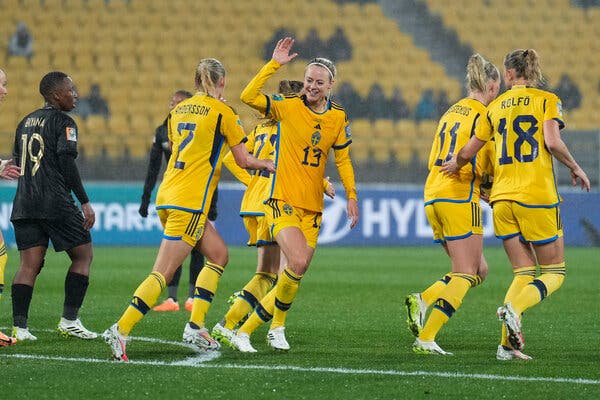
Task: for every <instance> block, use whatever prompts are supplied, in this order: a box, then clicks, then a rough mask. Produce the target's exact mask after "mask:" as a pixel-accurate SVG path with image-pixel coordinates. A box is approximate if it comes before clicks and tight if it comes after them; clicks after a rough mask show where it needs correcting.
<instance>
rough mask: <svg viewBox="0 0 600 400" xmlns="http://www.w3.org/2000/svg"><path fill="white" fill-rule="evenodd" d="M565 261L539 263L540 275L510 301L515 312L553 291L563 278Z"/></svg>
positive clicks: (540, 299)
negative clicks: (546, 263) (550, 263)
mask: <svg viewBox="0 0 600 400" xmlns="http://www.w3.org/2000/svg"><path fill="white" fill-rule="evenodd" d="M565 270H566V268H565V263H564V262H562V263H559V264H552V265H540V276H539V277H537V278H536V279H534V280H532V281H531V282H530V283H529V284H528V285H527V286H525V287H524V288H523V290H521V292H520V293H519V295H518V296H517V298H516V299H514V300H513V301H511V303H512V306H513V309H514V310H515V312H517V313H523V312H524V311H525V310H527V309H528V308H531V307H533V306H535V305H536V304H538V303H539V302H541V301H542V300H544V299H545V298H546V297H548V296H550V295H551V294H552V293H554V292H555V291H556V290H557V289H558V288H559V287H560V286H561V285H562V283H563V281H564V279H565Z"/></svg>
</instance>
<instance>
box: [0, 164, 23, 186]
mask: <svg viewBox="0 0 600 400" xmlns="http://www.w3.org/2000/svg"><path fill="white" fill-rule="evenodd" d="M11 162H12V158H11V159H10V160H2V161H0V178H2V179H6V180H9V181H12V180H15V179H17V178H18V177H19V176H21V167H19V166H17V165H14V164H11Z"/></svg>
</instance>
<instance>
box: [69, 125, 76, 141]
mask: <svg viewBox="0 0 600 400" xmlns="http://www.w3.org/2000/svg"><path fill="white" fill-rule="evenodd" d="M67 140H70V141H71V142H76V141H77V129H75V128H73V127H67Z"/></svg>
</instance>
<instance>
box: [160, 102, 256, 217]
mask: <svg viewBox="0 0 600 400" xmlns="http://www.w3.org/2000/svg"><path fill="white" fill-rule="evenodd" d="M168 132H169V140H170V141H171V142H172V149H173V154H172V155H171V158H170V159H169V163H168V165H167V169H166V171H165V174H164V177H163V181H162V183H161V185H160V187H159V189H158V193H157V195H156V208H157V209H161V208H175V209H180V210H184V211H189V212H208V207H209V206H210V203H211V201H212V196H213V193H214V191H215V189H216V187H217V184H218V182H219V178H220V176H221V165H222V159H223V155H224V151H223V145H224V144H225V143H226V144H227V145H228V146H229V147H232V146H235V145H237V144H240V143H243V142H244V140H245V134H244V129H243V128H242V123H241V121H240V119H239V117H238V116H237V115H236V114H235V112H234V111H233V110H232V109H231V107H229V106H228V105H226V104H225V103H223V102H221V101H219V100H217V99H215V98H213V97H211V96H209V95H207V94H206V93H202V92H198V93H196V94H195V95H194V96H192V97H191V98H189V99H186V100H184V101H182V102H181V103H179V104H178V105H177V106H176V107H175V108H174V109H173V110H172V111H171V112H170V113H169V116H168Z"/></svg>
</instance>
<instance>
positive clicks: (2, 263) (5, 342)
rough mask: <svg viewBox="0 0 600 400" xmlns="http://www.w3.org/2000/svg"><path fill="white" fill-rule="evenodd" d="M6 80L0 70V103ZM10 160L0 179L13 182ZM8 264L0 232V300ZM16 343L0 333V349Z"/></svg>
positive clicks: (16, 169) (14, 170)
mask: <svg viewBox="0 0 600 400" xmlns="http://www.w3.org/2000/svg"><path fill="white" fill-rule="evenodd" d="M7 83H8V80H7V79H6V74H5V73H4V71H3V70H1V69H0V103H1V102H3V101H4V98H5V97H6V95H7V94H8V89H7V88H6V85H7ZM10 161H12V160H8V161H4V160H0V178H3V179H9V180H13V179H16V178H18V177H19V173H20V170H21V169H20V168H19V167H18V166H16V165H13V164H10V165H9V164H8V163H9V162H10ZM7 262H8V255H7V254H6V246H5V245H4V237H3V236H2V232H0V298H1V297H2V291H3V290H4V269H5V268H6V263H7ZM15 343H17V339H15V338H14V337H11V336H7V335H5V334H4V333H2V332H0V347H6V346H11V345H13V344H15Z"/></svg>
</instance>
